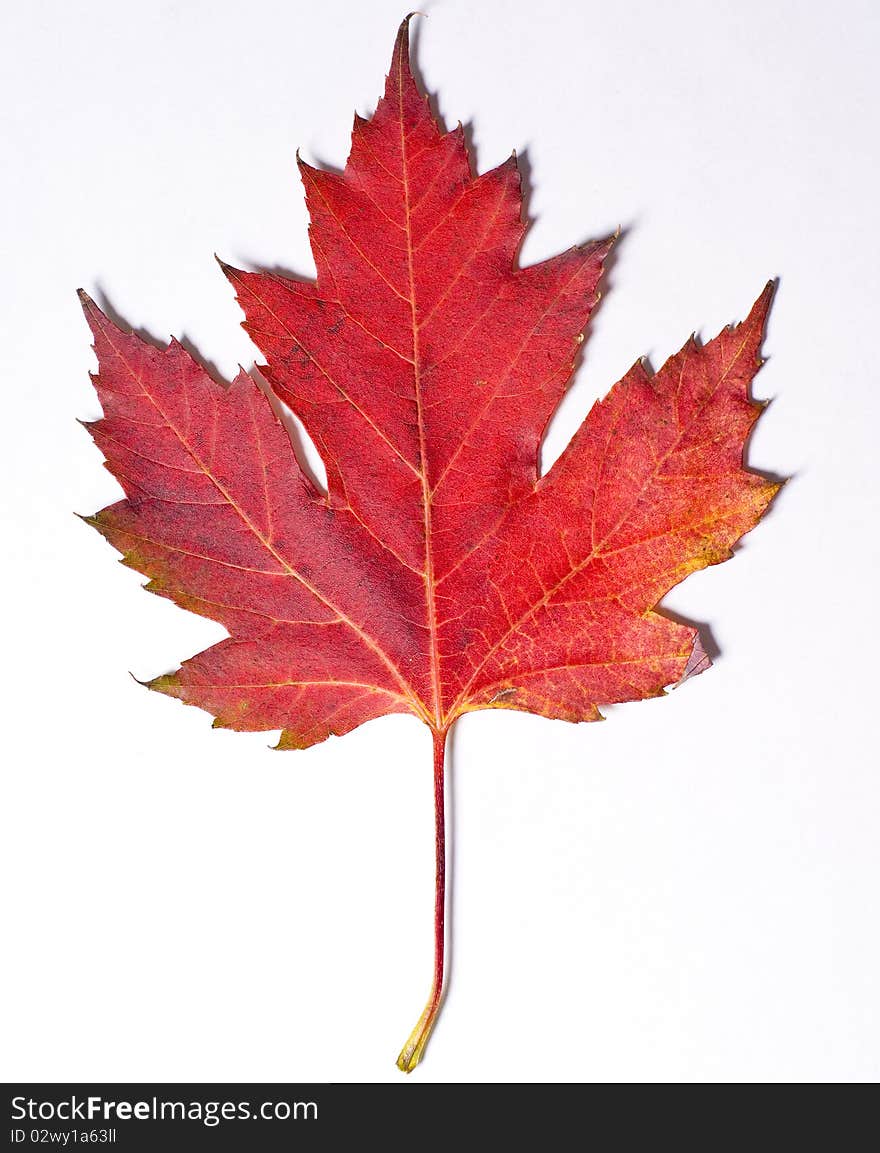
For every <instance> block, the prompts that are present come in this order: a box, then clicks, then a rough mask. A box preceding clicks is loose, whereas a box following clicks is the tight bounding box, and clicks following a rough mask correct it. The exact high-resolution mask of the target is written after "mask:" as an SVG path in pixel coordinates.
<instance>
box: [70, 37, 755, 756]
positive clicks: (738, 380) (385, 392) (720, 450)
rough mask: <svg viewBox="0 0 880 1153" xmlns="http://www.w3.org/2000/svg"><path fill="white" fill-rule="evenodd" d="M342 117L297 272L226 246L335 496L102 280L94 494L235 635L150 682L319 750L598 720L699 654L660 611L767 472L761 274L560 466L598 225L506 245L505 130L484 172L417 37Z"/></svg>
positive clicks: (307, 173)
mask: <svg viewBox="0 0 880 1153" xmlns="http://www.w3.org/2000/svg"><path fill="white" fill-rule="evenodd" d="M407 24H408V21H404V24H403V25H402V26H401V29H400V32H399V33H398V37H397V41H396V43H395V48H394V53H393V57H392V65H391V69H390V71H389V74H388V78H387V82H386V86H385V92H384V95H383V97H382V99H381V100H380V101H379V104H378V106H377V108H376V112H375V114H374V115H373V116H372V117H371V118H370V119H364V118H361V117H359V116H356V117H355V119H354V126H353V130H352V145H351V152H350V155H349V158H348V162H347V164H346V167H345V169H344V171H343V172H342V173H333V172H324V171H321V170H320V169H316V168H313V167H311V166H310V165H308V164H306V163H305V162H303V161H302V160H300V159H299V158H298V162H299V167H300V172H301V175H302V179H303V183H304V185H305V189H306V199H307V206H308V209H309V214H310V218H311V225H310V229H309V236H310V241H311V245H312V251H313V254H314V259H315V265H316V269H317V279H316V281H315V282H314V283H309V282H305V281H299V280H294V279H290V278H287V277H284V276H281V275H279V274H277V273H267V272H246V271H240V270H237V269H234V268H232V267H230V266H229V265H226V264H223V263H222V262H221V267H222V269H223V271H224V273H225V275H226V276H227V277H228V279H229V280H230V282H231V283H232V284H233V286H234V288H235V290H236V294H237V297H238V300H239V302H240V304H241V306H242V308H243V310H244V313H245V322H244V327H245V329H246V331H247V332H248V333H249V335H250V336H251V338H252V340H253V341H254V342H255V344H256V345H257V346H258V347H259V348H260V350H261V352H262V354H263V356H264V357H265V360H266V364H265V366H261V373H262V374H263V376H264V377H265V379H266V380H267V382H268V383H269V385H270V387H271V388H272V390H273V391H274V393H275V394H276V396H277V397H278V398H279V399H280V400H281V401H283V402H284V403H285V404H287V405H288V406H289V407H290V408H291V409H292V410H293V411H294V412H295V413H296V415H297V416H298V417H299V418H300V419H301V420H302V422H303V424H304V426H305V428H306V430H307V431H308V433H309V435H310V436H311V438H312V439H313V441H314V443H315V445H316V446H317V448H318V451H319V452H320V454H321V457H322V459H323V461H324V464H325V467H326V470H327V488H328V492H327V498H326V499H324V498H323V497H322V496H321V495H320V494H319V493H318V492H317V491H316V490H315V488H314V486H313V485H312V484H311V482H310V481H309V480H308V478H307V477H306V476H305V475H304V474H303V472H302V470H301V469H300V467H299V465H298V464H297V461H296V458H295V455H294V452H293V448H292V445H291V443H290V440H289V437H288V435H287V433H286V431H285V429H284V427H283V425H282V424H281V422H280V421H279V419H278V417H277V416H276V414H275V412H274V411H273V409H272V407H271V405H270V404H269V402H268V400H267V398H266V397H265V396H264V394H263V393H262V392H261V391H260V389H259V387H258V386H257V384H256V383H255V382H254V381H253V380H252V379H251V378H250V377H249V376H248V375H247V374H245V373H244V372H242V373H240V374H239V375H238V376H237V377H236V379H235V380H234V381H233V383H232V385H231V386H230V387H229V389H228V390H226V389H224V388H223V387H222V386H220V385H219V384H217V383H216V382H215V381H213V380H212V379H211V378H210V377H209V376H208V374H207V373H206V372H205V370H204V369H203V368H202V367H201V366H200V365H198V364H197V363H196V362H195V361H194V360H193V358H192V357H191V356H189V354H188V353H187V352H186V350H185V349H183V348H182V346H181V345H180V344H178V343H177V342H172V343H171V344H170V345H169V346H168V348H167V349H157V348H154V347H153V346H152V345H149V344H147V343H146V342H144V341H142V340H141V339H140V338H138V337H137V336H135V335H133V334H130V333H125V332H123V331H122V330H120V329H119V328H118V327H116V326H115V325H114V324H112V322H111V321H109V320H108V319H107V317H105V316H104V315H103V314H102V313H101V312H100V310H99V309H98V308H97V307H96V306H95V305H94V304H93V303H92V302H91V301H90V300H89V299H88V298H87V297H85V298H84V300H83V304H84V309H85V312H86V317H87V319H88V321H89V324H90V326H91V327H92V331H93V333H94V337H95V350H96V353H97V356H98V361H99V373H98V375H97V376H96V377H95V378H94V380H95V384H96V388H97V390H98V393H99V396H100V399H101V403H102V407H103V410H104V416H103V418H102V419H101V420H99V421H97V422H94V423H93V424H92V425H91V426H90V427H89V431H90V434H91V435H92V436H93V438H94V439H95V441H96V443H97V444H98V446H99V448H100V449H101V450H102V451H103V453H104V455H105V457H106V460H107V466H108V468H110V470H111V472H112V473H113V475H114V476H116V478H117V479H118V480H119V482H120V484H121V485H122V487H123V490H124V492H125V499H124V500H122V501H120V502H118V503H117V504H114V505H112V506H110V507H109V508H107V509H104V510H103V511H102V512H100V513H98V514H97V515H96V516H95V517H94V518H89V519H90V523H92V524H93V525H94V526H95V527H96V528H98V530H99V531H100V532H102V534H103V535H104V536H105V537H106V538H107V539H108V540H109V541H110V543H111V544H113V545H114V547H116V548H117V549H118V550H119V551H120V552H121V553H122V554H123V562H124V563H125V564H127V565H129V566H130V567H132V568H135V569H137V570H138V571H139V572H141V573H143V574H145V575H146V576H147V577H148V578H149V583H148V584H147V586H146V587H147V588H148V589H149V590H150V591H153V592H157V593H159V594H160V595H162V596H165V597H168V598H170V599H172V600H173V601H175V602H176V603H177V604H179V605H180V606H182V607H184V608H187V609H189V610H190V611H193V612H196V613H199V614H201V615H203V616H207V617H210V618H211V619H214V620H217V621H219V622H220V623H221V624H222V625H223V626H224V627H225V628H226V629H227V631H228V633H229V637H228V638H227V639H226V640H224V641H221V642H220V643H219V644H217V645H214V646H212V647H211V648H209V649H207V650H206V651H205V652H203V653H200V654H198V655H196V656H195V657H193V658H191V659H190V660H189V661H186V662H184V664H183V666H182V667H181V668H180V670H179V671H178V672H177V673H173V674H168V675H164V676H161V677H158V678H156V679H155V680H154V681H152V682H150V687H151V688H153V689H154V690H156V691H159V692H162V693H165V694H167V695H171V696H174V697H177V698H178V699H180V700H182V701H184V702H185V703H188V704H194V705H198V706H199V707H201V708H204V709H206V710H207V711H209V712H210V713H212V714H213V715H214V717H215V722H214V723H215V725H216V726H218V727H227V728H232V729H239V730H272V729H275V730H281V731H282V734H281V738H280V741H279V745H278V747H279V748H304V747H307V746H308V745H310V744H314V743H315V742H316V741H320V740H323V739H325V738H326V737H327V736H329V735H331V734H342V733H345V732H347V731H349V730H350V729H352V728H354V727H355V726H356V725H358V724H361V723H363V722H364V721H366V720H370V719H372V718H374V717H378V716H381V715H384V714H387V713H392V712H410V713H413V714H415V715H416V716H418V717H419V718H420V719H422V720H423V721H425V722H426V723H427V724H429V725H430V726H431V727H432V728H433V729H434V730H435V731H441V732H442V731H445V730H446V728H448V726H449V725H450V724H451V723H452V721H453V720H454V719H455V718H456V717H457V716H458V715H460V714H461V713H462V712H466V711H470V710H473V709H481V708H515V709H526V710H529V711H533V712H537V713H541V714H543V715H545V716H549V717H557V718H562V719H566V720H571V721H578V720H597V719H599V717H600V713H599V708H598V706H599V705H601V704H610V703H614V702H617V701H623V700H635V699H642V698H645V697H651V696H657V695H660V694H661V693H662V692H663V691H664V687H665V686H667V685H670V684H675V683H677V682H679V681H680V680H682V679H683V678H684V677H685V676H687V675H691V674H693V673H695V672H698V671H702V669H703V668H704V667H706V665H707V663H708V658H706V656H705V654H704V653H703V652H702V649H701V648H699V646H698V636H697V633H696V630H695V629H693V628H690V627H688V626H685V625H682V624H679V623H677V622H675V621H672V620H670V619H668V618H667V617H664V616H662V615H661V614H659V613H658V612H656V611H655V608H656V605H657V603H658V602H659V600H660V599H661V598H662V596H663V595H665V593H666V592H667V591H668V590H669V589H670V588H671V587H672V586H673V585H675V584H677V583H678V582H679V581H680V580H682V579H684V577H685V576H687V575H688V574H689V573H690V572H692V571H695V570H696V569H698V568H702V567H705V566H706V565H708V564H714V563H718V562H719V561H721V560H723V559H726V557H727V556H729V555H730V550H731V549H732V547H733V546H734V544H735V543H736V541H737V540H738V539H739V538H740V537H741V536H742V535H743V533H745V532H747V531H748V530H749V529H750V528H751V527H753V525H754V524H755V523H756V522H757V520H758V519H759V518H760V516H761V515H762V513H763V512H764V510H765V509H766V507H767V505H768V504H769V502H770V500H771V499H772V497H773V495H774V493H775V491H776V488H777V487H778V486H776V485H774V484H771V483H769V482H767V481H765V480H764V479H763V478H761V477H759V476H757V475H756V474H754V473H751V472H749V471H748V470H747V469H745V468H744V467H743V451H744V446H745V442H746V439H747V437H748V435H749V431H750V429H751V427H752V424H753V423H754V420H755V419H756V417H757V415H758V413H759V411H760V406H759V405H756V404H755V403H754V402H753V401H752V400H751V399H750V395H749V387H750V382H751V380H752V378H753V376H754V374H755V372H756V370H757V368H758V366H759V363H760V358H759V351H760V342H761V337H762V333H763V328H764V323H765V319H766V313H767V309H768V307H769V303H770V297H771V293H772V288H771V286H768V288H767V289H766V290H765V291H764V293H762V295H761V297H759V299H758V301H757V302H756V304H755V306H754V307H753V309H752V311H751V313H750V314H749V316H748V318H747V319H746V320H745V321H744V322H743V323H742V324H741V325H739V326H738V327H737V328H733V329H726V330H724V331H723V332H722V333H721V334H720V335H719V336H717V337H716V338H715V339H714V340H712V341H710V342H709V343H707V344H706V345H704V346H701V345H699V344H697V342H696V341H694V340H693V339H692V340H691V341H689V342H688V343H687V344H686V345H685V347H684V348H683V349H682V350H681V352H679V353H678V354H676V355H675V356H673V357H672V358H670V360H669V361H667V363H666V364H665V365H664V366H663V367H662V368H661V369H660V370H659V371H658V372H657V373H654V374H652V373H650V372H649V371H648V369H647V368H646V367H645V366H644V364H642V363H640V362H639V363H637V364H636V365H635V366H634V367H633V369H631V370H630V372H629V373H628V374H627V375H626V376H625V377H624V379H623V380H622V381H620V382H619V383H618V384H617V385H615V386H614V388H613V389H612V390H611V391H610V393H609V394H608V396H607V397H605V399H604V400H602V401H600V402H598V403H597V404H596V405H594V406H593V409H592V410H591V411H590V413H589V414H588V416H587V418H586V420H585V421H584V423H583V425H582V426H581V428H580V430H579V431H578V432H577V434H576V435H575V437H574V438H573V440H572V442H571V444H570V445H569V446H568V448H567V449H566V451H565V452H564V453H563V454H562V456H561V457H560V458H559V460H558V461H557V462H556V463H555V465H554V466H553V468H551V469H550V471H549V472H548V473H547V475H546V476H543V477H540V478H539V475H538V453H539V448H540V443H541V438H542V435H543V432H544V429H545V427H546V425H547V422H548V421H549V419H550V417H551V415H552V413H553V411H554V410H555V408H556V406H557V404H558V402H559V400H560V398H561V396H562V394H563V392H564V390H565V388H566V386H567V384H568V382H569V379H570V377H571V374H572V371H573V366H574V361H575V357H576V354H577V350H578V346H579V343H580V340H581V336H582V333H583V330H584V328H585V326H586V324H587V321H588V319H589V316H590V312H591V310H592V308H593V306H594V304H595V302H596V300H597V284H598V281H599V278H600V276H601V272H602V262H603V260H604V258H605V256H606V255H607V252H608V250H609V248H610V245H611V243H612V242H613V238H612V239H611V240H604V241H598V242H594V243H591V244H587V245H582V246H579V247H576V248H572V249H569V250H568V251H567V252H564V253H562V254H561V255H559V256H556V257H553V258H551V259H549V260H546V261H543V262H542V263H540V264H537V265H533V266H531V267H527V268H520V267H518V266H517V263H516V256H517V251H518V248H519V245H520V242H521V239H522V235H523V232H524V227H525V226H524V223H523V219H522V193H521V188H520V176H519V171H518V169H517V166H516V161H515V158H511V159H510V160H508V161H505V163H503V164H502V165H500V166H499V167H498V168H495V169H492V170H491V171H489V172H486V173H484V174H482V175H474V174H473V173H472V171H471V167H470V162H469V158H468V154H467V149H466V146H465V141H464V135H463V132H462V130H461V127H460V126H459V127H458V128H456V129H454V130H452V131H451V132H445V131H443V129H442V128H441V127H440V125H438V123H437V122H436V121H435V119H434V117H433V116H432V114H431V111H430V107H429V105H428V103H427V101H426V99H425V98H424V97H423V96H422V94H421V93H420V92H419V90H418V87H417V85H416V82H415V80H414V79H413V76H412V72H411V69H410V66H409V58H408V36H407Z"/></svg>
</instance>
